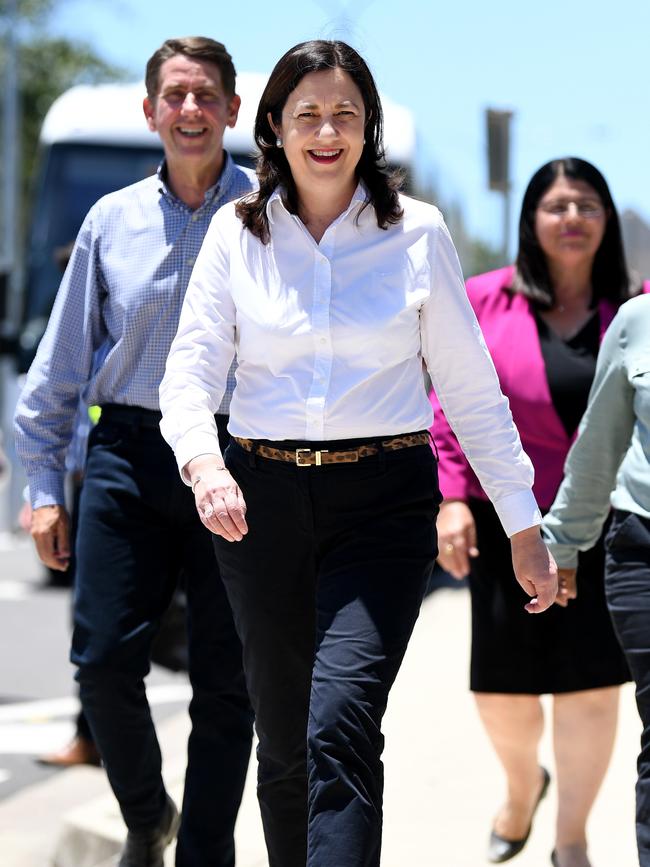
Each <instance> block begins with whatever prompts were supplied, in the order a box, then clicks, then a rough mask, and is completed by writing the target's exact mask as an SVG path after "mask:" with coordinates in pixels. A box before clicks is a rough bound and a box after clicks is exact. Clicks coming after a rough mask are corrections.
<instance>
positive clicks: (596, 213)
mask: <svg viewBox="0 0 650 867" xmlns="http://www.w3.org/2000/svg"><path fill="white" fill-rule="evenodd" d="M571 205H575V208H576V211H577V212H578V216H580V217H585V219H587V220H589V219H594V218H595V217H601V216H602V215H603V214H604V212H605V209H604V207H603V205H602V203H601V202H599V201H598V200H597V199H578V200H577V201H573V200H571V201H567V200H564V199H557V200H555V201H552V202H543V203H542V204H541V205H539V210H540V211H542V212H543V213H544V214H550V215H551V216H552V217H566V216H567V214H568V213H569V210H570V208H571Z"/></svg>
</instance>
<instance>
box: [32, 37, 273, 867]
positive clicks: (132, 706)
mask: <svg viewBox="0 0 650 867" xmlns="http://www.w3.org/2000/svg"><path fill="white" fill-rule="evenodd" d="M146 87H147V97H146V99H145V100H144V113H145V117H146V120H147V124H148V125H149V128H150V129H151V130H153V131H156V132H157V133H158V134H159V136H160V138H161V140H162V143H163V147H164V152H165V158H164V160H163V162H162V164H161V166H160V169H159V171H158V173H157V175H155V176H153V177H150V178H146V179H145V180H143V181H140V182H138V183H136V184H133V185H132V186H130V187H126V188H125V189H123V190H119V191H118V192H115V193H111V194H110V195H108V196H106V197H104V198H103V199H101V200H100V201H99V202H98V203H97V204H96V205H94V206H93V208H92V209H91V210H90V212H89V214H88V216H87V217H86V220H85V222H84V224H83V226H82V227H81V230H80V232H79V236H78V238H77V241H76V243H75V246H74V250H73V252H72V256H71V260H70V263H69V265H68V268H67V270H66V272H65V275H64V277H63V281H62V283H61V287H60V289H59V293H58V296H57V300H56V303H55V305H54V309H53V312H52V316H51V319H50V322H49V325H48V328H47V331H46V333H45V336H44V337H43V340H42V342H41V344H40V346H39V349H38V353H37V355H36V358H35V360H34V363H33V365H32V367H31V369H30V371H29V374H28V376H27V381H26V385H25V388H24V391H23V392H22V395H21V398H20V401H19V404H18V407H17V410H16V417H15V430H16V443H17V448H18V451H19V454H20V456H21V459H22V461H23V463H24V465H25V469H26V471H27V476H28V482H29V490H30V497H31V504H32V508H33V520H32V527H31V532H32V536H33V537H34V541H35V543H36V547H37V550H38V554H39V556H40V558H41V560H42V561H43V562H44V563H45V564H46V565H47V566H49V567H51V568H53V569H62V570H64V569H66V568H67V565H68V560H69V556H70V550H69V543H68V532H69V529H68V528H69V522H68V516H67V514H66V511H65V508H64V506H63V502H64V499H63V478H64V473H65V453H66V449H67V447H68V445H69V443H70V439H71V437H72V434H73V424H74V419H75V412H76V409H77V405H78V402H79V399H80V398H83V400H84V401H85V402H86V403H87V404H98V405H100V406H101V407H102V415H101V420H100V422H99V424H98V425H97V426H96V428H94V430H93V431H92V433H91V436H90V440H89V447H88V458H87V464H86V470H85V478H84V486H83V491H82V495H81V501H80V505H79V526H78V533H77V542H76V562H77V576H76V594H75V603H74V632H73V638H72V651H71V658H72V661H73V662H74V663H75V665H76V666H77V667H78V670H77V679H78V681H79V686H80V694H81V701H82V705H83V709H84V712H85V714H86V716H87V718H88V721H89V723H90V727H91V729H92V732H93V736H94V738H95V741H96V743H97V745H98V747H99V750H100V753H101V756H102V759H103V762H104V765H105V767H106V772H107V774H108V778H109V781H110V784H111V786H112V789H113V792H114V793H115V796H116V797H117V800H118V802H119V805H120V809H121V811H122V815H123V817H124V821H125V823H126V825H127V828H128V834H127V838H126V843H125V846H124V849H123V851H122V854H121V857H120V860H119V867H162V865H163V851H164V848H165V846H166V845H167V844H168V843H169V842H170V841H171V840H172V839H173V837H174V836H175V834H176V831H177V829H178V826H179V817H178V812H177V810H176V807H175V805H174V803H173V801H172V800H171V799H170V798H169V796H168V795H167V793H166V791H165V787H164V784H163V780H162V777H161V773H160V771H161V757H160V749H159V746H158V741H157V738H156V733H155V730H154V726H153V723H152V721H151V716H150V710H149V705H148V703H147V699H146V695H145V690H144V683H143V678H144V676H145V675H146V674H147V672H148V670H149V664H150V649H151V643H152V640H153V638H154V636H155V634H156V630H157V628H158V624H159V622H160V618H161V616H162V614H163V612H164V611H165V609H166V607H167V605H168V603H169V601H170V599H171V596H172V593H173V590H174V586H175V584H176V580H177V577H178V574H179V572H180V571H181V569H184V571H185V574H186V577H187V596H188V621H189V622H188V630H189V658H190V680H191V683H192V688H193V698H192V702H191V704H190V715H191V719H192V732H191V734H190V739H189V744H188V765H187V774H186V780H185V794H184V800H183V817H182V820H180V830H178V846H177V853H176V864H177V865H179V867H208V865H209V867H232V865H233V864H234V863H235V852H234V840H233V829H234V824H235V819H236V816H237V811H238V808H239V804H240V800H241V795H242V789H243V785H244V779H245V775H246V769H247V765H248V759H249V754H250V747H251V738H252V712H251V710H250V706H249V703H248V697H247V694H246V689H245V685H244V678H243V673H242V667H241V647H240V644H239V640H238V638H237V635H236V633H235V628H234V624H233V620H232V614H231V611H230V607H229V604H228V601H227V599H226V595H225V592H224V588H223V586H222V583H221V578H220V576H219V571H218V567H217V564H216V562H215V558H214V553H213V549H212V542H211V538H210V533H209V531H208V530H206V529H205V528H204V527H203V526H202V525H201V523H200V522H199V521H198V520H197V517H196V510H195V507H194V497H193V496H192V493H191V491H190V489H189V488H187V487H186V486H185V485H184V484H183V482H182V481H181V479H180V476H179V474H178V471H177V469H176V464H175V462H174V456H173V454H172V451H171V449H170V448H169V447H168V446H167V444H166V443H165V441H164V440H163V438H162V436H161V435H160V432H159V429H158V422H159V419H160V413H159V407H158V386H159V384H160V380H161V379H162V375H163V372H164V367H165V359H166V358H167V353H168V350H169V346H170V344H171V341H172V338H173V337H174V334H175V333H176V327H177V323H178V317H179V313H180V309H181V304H182V302H183V296H184V294H185V290H186V287H187V283H188V280H189V277H190V273H191V270H192V265H193V263H194V259H195V257H196V255H197V253H198V251H199V248H200V246H201V242H202V240H203V237H204V235H205V232H206V230H207V228H208V224H209V222H210V219H211V217H212V216H213V214H214V213H215V212H216V211H217V209H218V208H219V207H220V206H221V205H222V204H224V203H225V202H228V201H230V200H232V199H234V198H237V197H238V196H241V195H243V194H245V193H247V192H249V191H250V190H252V189H253V188H254V187H255V186H256V180H255V177H254V175H253V173H252V172H250V171H249V170H246V169H242V168H240V167H238V166H236V165H235V164H234V163H233V161H232V159H231V157H230V156H229V155H228V154H227V153H226V152H225V151H224V150H223V134H224V131H225V129H226V127H232V126H234V125H235V122H236V120H237V113H238V110H239V103H240V99H239V97H238V96H237V95H236V94H235V69H234V67H233V64H232V60H231V58H230V55H229V54H228V53H227V51H226V49H225V47H224V46H223V45H221V44H220V43H218V42H214V41H213V40H211V39H206V38H203V37H188V38H183V39H170V40H167V41H166V42H165V43H164V44H163V45H162V46H161V48H159V49H158V50H157V51H156V52H155V53H154V54H153V56H152V57H151V59H150V60H149V62H148V64H147V70H146ZM231 374H232V370H231ZM231 386H232V382H231ZM230 393H232V387H231V388H230ZM228 408H229V395H228V394H227V395H226V397H225V398H224V401H223V402H222V404H221V406H220V407H219V408H218V416H217V418H218V425H219V432H220V436H223V437H225V436H227V434H226V422H227V413H228ZM215 409H217V408H216V407H215Z"/></svg>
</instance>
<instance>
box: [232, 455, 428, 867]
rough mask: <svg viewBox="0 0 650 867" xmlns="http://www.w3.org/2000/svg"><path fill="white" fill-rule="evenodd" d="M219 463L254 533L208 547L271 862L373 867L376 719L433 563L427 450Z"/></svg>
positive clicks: (377, 806) (298, 866)
mask: <svg viewBox="0 0 650 867" xmlns="http://www.w3.org/2000/svg"><path fill="white" fill-rule="evenodd" d="M282 445H283V447H285V448H287V447H288V448H292V447H294V446H295V445H304V444H300V443H298V444H293V443H287V444H285V443H283V444H282ZM311 445H312V447H313V448H319V446H322V448H327V449H329V450H336V449H337V448H342V447H345V446H346V445H349V441H348V443H332V442H329V443H323V444H317V443H312V444H311ZM226 463H227V465H228V468H229V469H230V471H231V472H232V474H233V476H234V478H235V479H236V480H237V482H238V483H239V485H240V487H241V489H242V491H243V494H244V498H245V499H246V503H247V506H248V511H247V521H248V525H249V533H248V535H247V536H245V537H244V539H243V541H241V542H236V543H229V542H226V541H224V540H223V539H221V538H219V537H215V545H216V549H217V552H218V558H219V563H220V566H221V573H222V576H223V580H224V583H225V585H226V590H227V593H228V596H229V598H230V601H231V604H232V607H233V612H234V615H235V623H236V625H237V630H238V632H239V635H240V637H241V639H242V644H243V647H244V670H245V672H246V679H247V683H248V688H249V693H250V695H251V701H252V704H253V707H254V710H255V714H256V728H257V733H258V736H259V748H258V760H259V770H258V797H259V802H260V807H261V813H262V820H263V824H264V832H265V837H266V844H267V849H268V853H269V865H270V867H305V864H307V865H309V867H378V865H379V859H380V848H381V825H382V794H383V767H382V763H381V758H380V757H381V753H382V749H383V745H384V742H383V736H382V733H381V721H382V717H383V714H384V711H385V709H386V704H387V700H388V693H389V691H390V688H391V686H392V684H393V681H394V679H395V677H396V675H397V672H398V670H399V667H400V664H401V662H402V658H403V656H404V652H405V650H406V646H407V644H408V641H409V638H410V636H411V632H412V629H413V626H414V624H415V621H416V619H417V616H418V612H419V609H420V604H421V601H422V597H423V594H424V591H425V588H426V585H427V581H428V578H429V575H430V572H431V567H432V563H433V560H434V558H435V555H436V553H437V551H436V542H435V517H436V513H437V510H438V503H439V500H440V496H439V492H438V481H437V468H436V464H435V459H434V457H433V454H432V452H431V449H430V448H429V446H428V445H424V446H415V447H412V448H406V449H402V450H399V451H394V452H385V453H384V454H382V455H380V456H377V457H368V458H365V459H362V460H360V461H359V462H358V463H354V464H331V465H324V466H320V467H315V466H314V467H298V466H295V465H293V464H290V463H284V462H281V461H274V460H269V459H264V458H260V457H259V456H257V457H255V456H252V455H251V454H249V453H247V452H245V451H244V450H243V449H242V448H241V447H240V446H239V445H237V444H236V443H234V442H232V443H231V445H230V446H229V447H228V450H227V452H226Z"/></svg>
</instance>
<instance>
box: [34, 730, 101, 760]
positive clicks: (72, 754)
mask: <svg viewBox="0 0 650 867" xmlns="http://www.w3.org/2000/svg"><path fill="white" fill-rule="evenodd" d="M36 761H37V762H38V763H39V764H41V765H55V766H56V767H59V768H71V767H73V766H74V765H95V766H96V767H98V766H99V765H101V763H102V760H101V757H100V755H99V751H98V749H97V747H96V746H95V744H94V743H93V742H92V741H89V740H88V739H87V738H82V737H80V736H79V735H77V736H76V737H74V738H73V739H72V740H71V741H70V743H69V744H68V745H67V746H65V747H63V749H62V750H59V751H58V752H56V753H49V754H47V755H45V756H38V757H37V759H36Z"/></svg>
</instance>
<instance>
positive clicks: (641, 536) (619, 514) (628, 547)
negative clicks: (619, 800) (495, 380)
mask: <svg viewBox="0 0 650 867" xmlns="http://www.w3.org/2000/svg"><path fill="white" fill-rule="evenodd" d="M605 546H606V551H607V554H606V561H605V591H606V594H607V604H608V606H609V610H610V612H611V615H612V620H613V621H614V628H615V629H616V632H617V635H618V638H619V640H620V642H621V645H622V647H623V651H624V652H625V656H626V658H627V661H628V665H629V666H630V671H631V672H632V677H633V678H634V682H635V684H636V703H637V707H638V709H639V715H640V717H641V722H642V724H643V730H642V733H641V752H640V754H639V759H638V772H639V775H638V780H637V784H636V838H637V846H638V850H639V864H640V867H650V520H648V519H645V518H641V517H640V516H639V515H635V514H633V513H631V512H623V511H619V510H615V511H614V516H613V519H612V523H611V526H610V529H609V533H608V534H607V538H606V540H605Z"/></svg>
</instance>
